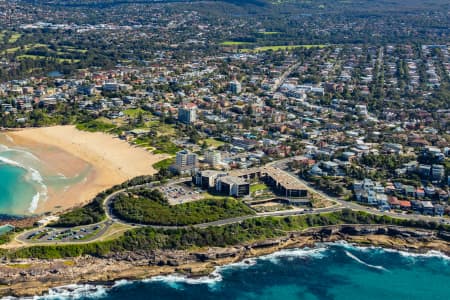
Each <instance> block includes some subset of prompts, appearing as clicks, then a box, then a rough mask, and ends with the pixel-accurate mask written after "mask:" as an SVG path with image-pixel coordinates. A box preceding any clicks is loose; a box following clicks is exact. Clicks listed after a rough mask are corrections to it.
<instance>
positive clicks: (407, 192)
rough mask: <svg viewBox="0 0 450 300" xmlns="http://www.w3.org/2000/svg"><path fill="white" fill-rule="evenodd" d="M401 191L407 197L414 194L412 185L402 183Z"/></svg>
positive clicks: (414, 190)
mask: <svg viewBox="0 0 450 300" xmlns="http://www.w3.org/2000/svg"><path fill="white" fill-rule="evenodd" d="M403 191H404V193H405V195H406V196H407V197H415V196H416V189H415V188H414V187H413V186H412V185H403Z"/></svg>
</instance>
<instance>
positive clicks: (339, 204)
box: [16, 158, 442, 244]
mask: <svg viewBox="0 0 450 300" xmlns="http://www.w3.org/2000/svg"><path fill="white" fill-rule="evenodd" d="M290 160H292V158H286V159H282V160H279V161H274V162H271V163H269V164H268V165H271V166H273V167H275V168H278V169H280V170H283V171H284V172H286V173H287V174H289V175H291V176H292V177H293V178H294V179H295V180H299V181H300V182H301V183H303V184H304V185H305V186H306V188H307V189H308V190H309V191H310V192H311V193H316V194H318V195H320V196H321V197H323V198H325V199H327V200H330V201H332V202H334V203H335V205H333V206H330V207H326V208H318V209H314V210H303V211H302V210H286V211H276V212H264V213H257V214H255V215H247V216H241V217H235V218H229V219H223V220H218V221H214V222H208V223H203V224H196V225H192V226H159V225H144V224H137V223H136V222H134V223H131V222H127V221H124V220H121V219H119V218H118V217H116V216H115V215H114V214H113V212H112V210H111V204H112V201H113V200H114V197H115V196H116V195H118V194H119V193H122V192H124V191H126V190H127V189H137V188H141V187H150V188H151V187H154V186H155V185H154V184H152V183H148V184H142V185H137V186H134V187H131V188H125V189H121V190H118V191H116V192H114V193H112V194H110V195H109V196H107V197H106V198H105V202H104V208H105V212H106V216H107V220H106V221H104V222H102V223H105V222H106V223H107V226H105V229H104V230H101V232H99V234H97V235H96V236H94V237H92V238H90V239H88V240H84V241H70V242H67V243H86V242H89V241H94V240H96V239H98V238H100V237H101V236H102V235H103V234H104V233H105V232H106V230H107V228H108V227H109V226H110V225H111V224H112V223H119V224H125V225H129V226H132V227H135V228H138V227H152V228H161V229H180V228H188V227H195V228H207V227H210V226H224V225H229V224H235V223H241V222H243V221H245V220H249V219H254V218H263V217H269V216H274V217H285V216H298V215H307V214H310V215H312V214H320V213H328V212H335V211H340V210H342V209H344V208H348V209H351V210H355V211H364V212H367V213H371V214H375V215H381V216H383V215H384V216H390V217H394V218H402V219H408V220H423V221H435V222H439V221H440V220H441V219H442V218H437V217H432V216H423V215H418V214H399V213H395V212H382V211H379V210H377V209H376V208H372V207H367V206H363V205H360V204H357V203H354V202H348V201H344V200H342V199H339V198H336V197H332V196H329V195H327V194H325V193H323V192H321V191H319V190H317V189H315V188H314V187H313V186H311V185H310V184H309V183H308V182H306V181H304V180H302V179H300V178H299V177H298V176H297V175H295V174H293V173H291V172H288V171H286V170H285V169H286V164H287V162H289V161H290ZM187 180H189V179H187V178H181V179H175V180H172V181H169V182H168V183H167V184H169V185H173V184H178V183H181V182H185V181H187ZM99 224H101V223H99ZM41 229H42V228H41ZM36 230H39V229H35V231H36ZM30 233H31V231H28V232H26V233H23V234H22V235H20V236H18V238H16V239H17V240H18V241H20V242H22V243H30V244H34V243H32V242H30V241H28V240H26V238H25V237H26V236H28V235H29V234H30ZM43 243H45V244H55V243H58V244H62V243H64V242H61V241H59V242H55V241H48V243H46V242H45V241H44V242H40V243H39V244H43Z"/></svg>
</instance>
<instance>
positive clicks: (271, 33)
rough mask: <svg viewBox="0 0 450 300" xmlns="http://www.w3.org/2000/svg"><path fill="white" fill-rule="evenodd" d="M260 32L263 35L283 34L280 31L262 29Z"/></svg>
mask: <svg viewBox="0 0 450 300" xmlns="http://www.w3.org/2000/svg"><path fill="white" fill-rule="evenodd" d="M258 33H259V34H262V35H274V34H281V33H282V32H280V31H260V32H258Z"/></svg>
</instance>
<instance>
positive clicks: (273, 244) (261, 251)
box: [0, 225, 450, 297]
mask: <svg viewBox="0 0 450 300" xmlns="http://www.w3.org/2000/svg"><path fill="white" fill-rule="evenodd" d="M339 240H345V241H347V242H349V243H355V244H359V245H365V246H379V247H386V248H392V249H397V250H404V251H412V252H427V251H429V250H437V251H440V252H442V253H444V254H447V255H449V254H450V235H449V234H448V233H444V232H436V231H428V230H417V229H410V228H404V227H395V226H385V225H375V226H371V225H339V226H328V227H320V228H310V229H308V230H305V231H301V232H291V233H288V234H287V235H286V236H284V237H281V238H276V239H269V240H264V241H257V242H253V243H246V244H241V245H236V246H233V247H226V248H206V249H190V250H152V251H129V252H120V253H114V254H110V255H107V256H105V257H90V256H87V257H79V258H73V259H55V260H37V259H20V260H8V259H3V261H2V262H1V264H0V273H1V274H2V276H1V278H0V295H1V296H6V295H9V296H11V295H12V296H17V297H23V296H32V295H41V294H44V293H45V292H46V291H47V290H48V289H50V288H52V287H57V286H64V285H69V284H74V283H77V284H80V283H90V284H98V283H101V284H105V285H110V284H112V283H113V282H114V281H117V280H121V279H128V280H139V279H144V278H149V277H152V276H156V275H166V274H171V273H179V274H184V275H187V276H192V277H195V276H205V275H208V274H210V273H211V272H212V271H214V269H215V267H217V266H221V265H225V264H230V263H234V262H238V261H244V262H245V259H247V258H251V257H256V256H261V255H266V254H270V253H273V252H276V251H279V250H281V249H287V248H303V247H314V246H315V245H316V244H317V243H325V242H335V241H339Z"/></svg>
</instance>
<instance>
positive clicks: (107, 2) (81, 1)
mask: <svg viewBox="0 0 450 300" xmlns="http://www.w3.org/2000/svg"><path fill="white" fill-rule="evenodd" d="M22 1H23V2H26V3H31V4H34V5H47V6H54V7H55V6H59V7H61V6H69V7H96V8H101V7H112V6H116V5H123V4H151V3H177V2H227V3H232V4H235V5H248V4H252V5H258V6H263V5H266V4H268V1H267V0H209V1H205V0H39V1H38V0H22Z"/></svg>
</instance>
